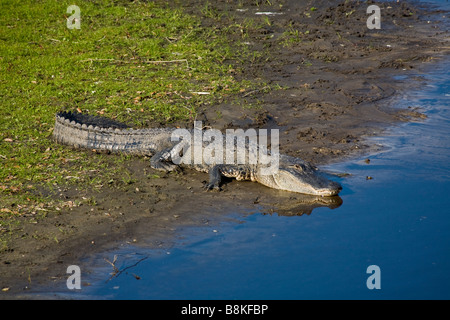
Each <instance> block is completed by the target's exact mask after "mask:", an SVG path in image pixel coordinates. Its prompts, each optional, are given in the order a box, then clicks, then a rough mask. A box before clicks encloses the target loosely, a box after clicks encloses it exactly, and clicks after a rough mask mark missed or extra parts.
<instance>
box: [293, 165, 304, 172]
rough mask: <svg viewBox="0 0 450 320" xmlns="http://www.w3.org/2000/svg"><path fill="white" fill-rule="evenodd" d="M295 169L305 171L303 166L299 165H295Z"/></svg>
mask: <svg viewBox="0 0 450 320" xmlns="http://www.w3.org/2000/svg"><path fill="white" fill-rule="evenodd" d="M294 167H295V169H297V170H300V171H303V168H302V166H301V165H299V164H295V165H294Z"/></svg>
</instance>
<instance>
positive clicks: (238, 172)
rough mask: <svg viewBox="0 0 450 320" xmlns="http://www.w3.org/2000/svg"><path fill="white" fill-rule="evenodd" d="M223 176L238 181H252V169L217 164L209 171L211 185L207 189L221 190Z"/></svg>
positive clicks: (206, 186)
mask: <svg viewBox="0 0 450 320" xmlns="http://www.w3.org/2000/svg"><path fill="white" fill-rule="evenodd" d="M222 176H224V177H227V178H235V179H236V180H251V169H250V168H247V167H245V166H238V165H231V164H216V165H215V166H213V167H212V168H211V169H210V170H209V183H207V184H206V185H205V189H207V190H220V182H221V181H222Z"/></svg>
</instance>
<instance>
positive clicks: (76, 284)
mask: <svg viewBox="0 0 450 320" xmlns="http://www.w3.org/2000/svg"><path fill="white" fill-rule="evenodd" d="M66 273H70V274H71V275H70V276H69V278H67V281H66V285H67V289H69V290H73V289H78V290H80V289H81V269H80V267H79V266H77V265H70V266H68V267H67V270H66Z"/></svg>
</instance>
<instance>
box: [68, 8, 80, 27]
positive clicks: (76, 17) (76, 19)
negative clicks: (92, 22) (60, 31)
mask: <svg viewBox="0 0 450 320" xmlns="http://www.w3.org/2000/svg"><path fill="white" fill-rule="evenodd" d="M67 13H70V14H72V15H71V16H70V17H68V18H67V28H69V29H81V20H80V19H81V14H80V7H79V6H76V5H71V6H68V7H67Z"/></svg>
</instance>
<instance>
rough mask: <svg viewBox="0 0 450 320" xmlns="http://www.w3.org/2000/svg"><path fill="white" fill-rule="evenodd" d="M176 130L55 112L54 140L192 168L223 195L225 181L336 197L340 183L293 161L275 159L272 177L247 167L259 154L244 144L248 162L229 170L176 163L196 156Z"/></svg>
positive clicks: (159, 165)
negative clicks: (253, 182) (201, 173)
mask: <svg viewBox="0 0 450 320" xmlns="http://www.w3.org/2000/svg"><path fill="white" fill-rule="evenodd" d="M176 130H179V129H177V128H147V129H133V128H131V127H129V126H128V125H126V124H124V123H121V122H117V121H115V120H112V119H109V118H106V117H103V116H92V115H88V114H84V113H80V112H59V113H57V114H56V120H55V127H54V130H53V138H54V139H55V141H56V142H58V143H60V144H65V145H69V146H72V147H75V148H84V149H95V150H98V151H107V152H111V153H119V152H120V153H127V154H133V155H141V156H148V157H150V166H151V167H152V168H154V169H158V170H164V171H173V170H177V169H179V168H191V169H195V170H197V171H201V172H206V173H209V182H207V183H206V184H205V189H207V190H221V182H222V178H223V177H227V178H235V179H236V180H250V181H256V182H258V183H260V184H263V185H265V186H267V187H270V188H275V189H279V190H285V191H291V192H298V193H303V194H310V195H317V196H335V195H337V194H339V192H340V190H341V189H342V187H341V185H340V184H339V183H338V182H335V181H331V180H329V179H328V178H326V177H325V175H324V174H323V173H322V172H321V171H320V170H319V169H318V168H317V167H315V166H313V165H312V164H310V163H309V162H307V161H304V160H302V159H299V158H296V157H292V156H289V155H284V154H278V153H277V154H276V155H277V156H278V157H277V167H276V168H275V170H272V171H270V170H267V168H268V166H267V161H265V164H262V162H261V163H260V162H257V163H252V162H251V161H248V160H249V156H251V155H254V154H256V153H258V152H259V151H260V150H258V148H259V146H258V145H256V146H255V145H254V144H253V143H251V142H247V141H246V142H245V144H244V145H245V151H247V152H246V153H245V160H246V161H243V162H242V161H241V162H236V164H234V163H231V164H230V163H229V162H224V161H217V159H218V158H217V157H211V156H210V157H209V158H208V156H206V155H203V157H202V158H201V160H200V162H195V161H194V162H193V163H192V161H191V162H189V161H180V157H181V156H182V155H183V154H189V152H190V155H191V156H192V157H195V156H196V153H198V150H195V145H194V148H187V147H186V145H188V146H189V145H190V144H191V141H188V140H189V139H184V140H183V138H182V137H181V138H179V139H178V140H176V139H175V140H174V139H173V134H174V132H175V131H176ZM185 130H186V131H188V132H190V133H193V135H194V137H195V133H194V132H193V130H194V129H185ZM213 140H214V139H211V140H210V141H213ZM228 146H229V145H227V147H228ZM201 148H203V150H206V149H207V148H208V142H207V141H203V140H202V145H201ZM201 151H202V150H201ZM266 153H267V155H270V151H269V150H266ZM212 154H213V153H211V155H212ZM273 155H275V154H273ZM273 155H272V156H273ZM176 160H177V161H176ZM219 160H220V158H219ZM266 160H267V159H266Z"/></svg>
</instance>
